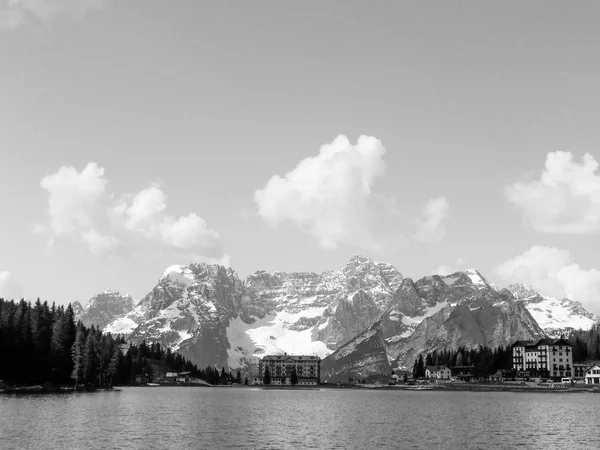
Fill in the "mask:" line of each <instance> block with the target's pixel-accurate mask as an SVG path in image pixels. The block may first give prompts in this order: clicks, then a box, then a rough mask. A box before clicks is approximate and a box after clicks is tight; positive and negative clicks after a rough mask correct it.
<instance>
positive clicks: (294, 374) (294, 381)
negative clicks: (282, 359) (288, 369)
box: [291, 367, 298, 386]
mask: <svg viewBox="0 0 600 450" xmlns="http://www.w3.org/2000/svg"><path fill="white" fill-rule="evenodd" d="M291 383H292V385H293V386H295V385H296V384H298V374H297V373H296V368H295V367H294V368H293V369H292V377H291Z"/></svg>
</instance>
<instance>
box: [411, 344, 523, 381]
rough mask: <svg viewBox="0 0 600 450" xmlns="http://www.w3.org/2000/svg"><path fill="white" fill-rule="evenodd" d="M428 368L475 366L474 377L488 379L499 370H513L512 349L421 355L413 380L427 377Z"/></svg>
mask: <svg viewBox="0 0 600 450" xmlns="http://www.w3.org/2000/svg"><path fill="white" fill-rule="evenodd" d="M427 366H446V367H448V368H453V367H457V366H473V376H474V377H486V376H489V375H492V374H494V373H496V372H497V371H498V370H502V369H510V368H512V348H511V347H503V346H500V347H496V348H493V349H492V348H490V347H482V346H479V347H478V348H472V349H467V348H465V347H459V348H458V349H457V350H434V351H433V352H431V353H427V354H426V356H425V358H423V355H422V354H421V355H419V357H418V358H416V359H415V362H414V365H413V369H412V374H413V378H423V377H425V369H426V368H427Z"/></svg>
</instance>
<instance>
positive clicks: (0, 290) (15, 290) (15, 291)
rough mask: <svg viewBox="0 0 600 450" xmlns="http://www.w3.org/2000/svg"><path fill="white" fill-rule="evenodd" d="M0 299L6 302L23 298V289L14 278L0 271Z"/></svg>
mask: <svg viewBox="0 0 600 450" xmlns="http://www.w3.org/2000/svg"><path fill="white" fill-rule="evenodd" d="M0 298H4V299H6V300H21V299H22V298H23V287H22V286H21V284H19V283H18V282H17V281H16V280H15V277H14V276H13V275H12V274H11V273H10V272H8V271H5V270H4V271H0Z"/></svg>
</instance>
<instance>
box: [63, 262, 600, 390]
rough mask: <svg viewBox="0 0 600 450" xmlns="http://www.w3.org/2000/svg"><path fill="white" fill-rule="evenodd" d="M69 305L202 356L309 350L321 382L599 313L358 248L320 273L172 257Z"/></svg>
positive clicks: (584, 324)
mask: <svg viewBox="0 0 600 450" xmlns="http://www.w3.org/2000/svg"><path fill="white" fill-rule="evenodd" d="M74 310H75V312H76V314H77V315H78V317H79V318H80V319H81V320H82V322H84V323H85V324H86V325H90V324H92V323H93V324H95V325H97V326H99V327H100V328H103V329H104V331H106V332H111V333H119V334H124V335H125V336H126V338H127V339H128V340H130V341H132V342H140V341H142V340H146V341H147V342H159V343H160V344H161V345H163V346H169V347H170V348H171V349H173V350H177V351H179V352H180V353H181V354H182V355H183V356H184V357H186V359H190V360H191V361H192V362H194V363H195V364H197V365H198V366H201V367H203V366H206V365H213V364H216V365H217V366H218V367H221V366H223V367H226V368H231V369H241V370H243V371H245V372H252V370H253V369H254V368H255V365H256V363H257V361H258V358H260V357H262V356H264V355H266V354H272V353H283V352H286V353H296V354H297V353H300V354H315V355H318V356H320V357H321V358H324V359H323V362H322V366H321V374H322V380H323V381H336V380H340V379H347V377H348V376H354V377H359V378H365V377H368V376H370V375H379V374H387V373H389V371H390V370H391V369H393V368H399V367H412V363H413V361H414V359H415V357H417V356H418V354H419V353H423V352H428V351H432V350H434V349H440V348H448V349H455V348H457V347H460V346H465V347H474V346H477V345H488V346H497V345H510V344H511V343H512V342H513V341H514V340H517V339H535V338H541V337H545V336H555V335H557V334H560V333H564V332H566V331H568V330H569V329H573V328H584V329H585V328H589V327H591V325H592V324H594V323H597V322H599V319H598V317H596V316H595V315H593V314H591V313H589V312H588V311H586V310H585V308H583V306H582V305H581V304H580V303H578V302H575V301H572V300H569V299H563V300H557V299H554V298H551V297H544V296H542V295H541V294H539V293H537V292H535V291H534V290H533V289H532V288H531V287H530V286H526V285H511V286H509V287H508V288H507V289H502V290H499V289H498V288H497V287H496V286H494V285H493V284H492V283H490V282H489V281H487V280H486V279H485V278H484V277H483V276H482V275H481V274H480V273H479V272H478V271H476V270H465V271H460V272H456V273H454V274H451V275H446V276H439V275H431V276H427V277H424V278H421V279H419V280H417V281H413V280H412V279H411V278H405V277H403V276H402V274H401V273H400V272H399V271H398V270H397V269H396V268H395V267H393V266H392V265H390V264H387V263H383V262H375V261H372V260H371V259H369V258H366V257H363V256H355V257H353V258H352V259H351V260H350V261H349V262H348V263H347V264H346V265H345V266H344V267H343V268H341V269H338V270H333V271H326V272H323V273H320V274H317V273H312V272H290V273H287V272H274V273H267V272H265V271H257V272H255V273H254V274H252V275H250V276H248V277H247V278H245V279H243V280H242V279H240V278H239V277H238V275H237V274H236V272H235V271H234V270H232V269H231V268H225V267H223V266H220V265H214V264H213V265H211V264H205V263H196V264H190V265H188V266H179V265H175V266H171V267H169V268H167V269H166V270H165V271H164V272H163V274H162V275H161V277H160V278H159V279H158V282H157V284H156V286H154V288H152V290H151V291H150V292H149V293H148V294H147V295H146V296H145V297H144V298H142V299H141V300H140V301H139V302H137V304H136V303H135V301H134V300H133V299H132V298H131V297H130V296H129V295H122V294H120V293H119V292H118V291H105V292H103V293H101V294H98V295H96V296H94V297H93V298H92V299H91V300H90V301H89V302H88V304H87V305H86V306H85V307H81V305H78V304H77V305H74Z"/></svg>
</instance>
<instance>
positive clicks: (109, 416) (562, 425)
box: [0, 387, 600, 450]
mask: <svg viewBox="0 0 600 450" xmlns="http://www.w3.org/2000/svg"><path fill="white" fill-rule="evenodd" d="M599 400H600V395H597V394H586V393H583V394H538V393H530V394H523V393H510V392H502V393H494V392H490V393H482V392H480V393H477V392H406V391H404V392H402V391H390V390H381V391H361V390H341V389H340V390H336V389H323V390H261V389H255V388H250V389H244V388H183V387H182V388H123V390H122V391H120V392H97V393H92V394H71V395H40V396H2V395H1V394H0V438H1V440H0V448H2V449H34V448H35V449H36V450H37V449H46V448H52V449H54V448H57V449H58V448H60V449H63V448H64V449H79V448H81V449H88V448H91V449H113V448H115V449H116V448H119V449H155V448H156V449H171V448H173V449H195V448H209V447H211V448H264V449H271V448H273V449H279V448H360V449H363V448H406V449H411V448H414V449H431V448H474V449H475V448H514V447H516V446H519V447H521V448H523V447H524V448H536V449H537V448H546V449H556V448H583V447H586V448H600V433H598V422H597V421H598V419H597V405H598V402H599Z"/></svg>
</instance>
